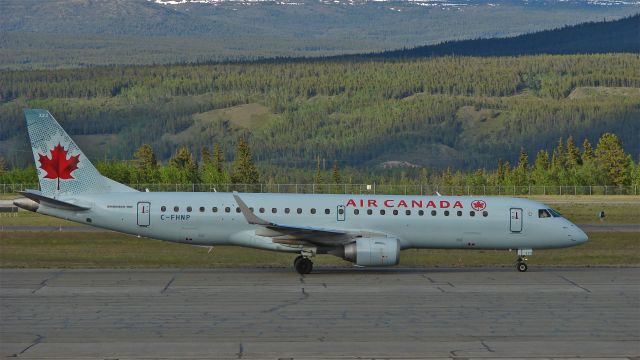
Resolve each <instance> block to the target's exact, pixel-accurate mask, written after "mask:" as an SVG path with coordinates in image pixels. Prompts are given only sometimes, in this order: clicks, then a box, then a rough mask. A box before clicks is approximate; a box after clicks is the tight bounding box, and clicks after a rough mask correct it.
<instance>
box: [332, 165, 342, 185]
mask: <svg viewBox="0 0 640 360" xmlns="http://www.w3.org/2000/svg"><path fill="white" fill-rule="evenodd" d="M331 179H332V180H333V183H334V184H340V183H341V181H342V179H341V178H340V171H339V170H338V162H337V161H334V162H333V170H332V172H331Z"/></svg>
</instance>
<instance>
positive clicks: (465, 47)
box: [374, 14, 640, 58]
mask: <svg viewBox="0 0 640 360" xmlns="http://www.w3.org/2000/svg"><path fill="white" fill-rule="evenodd" d="M614 52H635V53H638V52H640V14H636V15H634V16H630V17H627V18H623V19H619V20H615V21H602V22H588V23H583V24H578V25H573V26H567V27H563V28H560V29H555V30H546V31H539V32H535V33H531V34H524V35H519V36H514V37H508V38H497V39H476V40H463V41H451V42H444V43H442V44H438V45H432V46H420V47H416V48H412V49H406V50H397V51H388V52H383V53H380V54H375V55H374V56H381V57H387V58H398V57H401V58H404V57H423V56H442V55H467V56H517V55H532V54H594V53H614Z"/></svg>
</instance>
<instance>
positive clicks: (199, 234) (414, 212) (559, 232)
mask: <svg viewBox="0 0 640 360" xmlns="http://www.w3.org/2000/svg"><path fill="white" fill-rule="evenodd" d="M241 196H242V199H243V200H244V202H246V204H247V206H249V207H251V208H252V209H253V211H254V213H255V214H256V215H257V216H259V217H260V218H262V219H265V220H267V221H269V222H273V223H277V224H281V225H292V226H293V225H295V226H312V227H314V228H326V229H332V230H345V231H350V232H357V231H359V232H364V233H375V234H384V235H386V236H393V237H395V238H397V239H398V240H399V242H400V247H401V248H402V249H408V248H441V249H546V248H562V247H569V246H574V245H578V244H581V243H583V242H585V241H586V240H587V236H586V235H585V234H584V232H582V230H580V229H579V228H578V227H577V226H576V225H574V224H573V223H571V222H570V221H568V220H567V219H565V218H563V217H560V216H554V217H540V216H539V210H541V209H548V208H549V207H548V206H546V205H544V204H541V203H539V202H536V201H531V200H527V199H520V198H503V197H473V196H471V197H470V196H460V197H458V196H452V197H447V196H442V197H440V196H395V195H318V194H241ZM66 200H67V201H71V202H73V203H76V204H79V205H83V206H86V207H89V208H90V209H89V210H86V211H79V212H73V211H69V210H60V209H57V208H52V207H48V206H41V207H40V208H39V209H38V212H40V213H44V214H47V215H52V216H57V217H61V218H65V219H69V220H72V221H77V222H80V223H85V224H89V225H93V226H98V227H102V228H106V229H111V230H115V231H119V232H123V233H128V234H133V235H139V236H143V237H148V238H155V239H160V240H166V241H172V242H179V243H186V244H193V245H205V246H211V245H237V246H245V247H253V248H260V249H267V250H275V251H286V252H300V249H301V246H300V245H292V244H282V243H277V242H274V241H273V238H271V237H265V236H260V235H256V229H257V228H258V226H257V225H251V224H249V223H248V222H247V220H246V219H245V217H244V216H243V214H242V213H241V212H240V209H239V207H238V204H237V203H236V201H235V200H234V197H233V195H232V194H231V193H161V192H157V193H156V192H128V193H108V194H93V195H91V194H87V195H76V196H73V198H70V199H66ZM474 204H475V206H474ZM474 207H475V209H474ZM381 210H382V213H381ZM395 211H397V214H395V213H394V212H395Z"/></svg>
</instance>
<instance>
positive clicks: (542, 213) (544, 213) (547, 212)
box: [160, 205, 562, 218]
mask: <svg viewBox="0 0 640 360" xmlns="http://www.w3.org/2000/svg"><path fill="white" fill-rule="evenodd" d="M249 209H250V210H251V212H253V208H249ZM199 210H200V212H204V211H205V208H204V206H201V207H200V208H199ZM160 211H162V212H166V211H167V207H166V206H164V205H163V206H161V207H160ZM173 211H174V212H179V211H180V207H179V206H174V207H173ZM191 211H193V208H192V207H191V206H187V212H191ZM211 211H212V212H214V213H216V212H218V208H217V207H216V206H214V207H212V208H211ZM224 211H225V212H226V213H230V212H231V208H230V207H229V206H227V207H225V208H224ZM235 211H236V213H238V214H239V213H241V212H242V211H241V210H240V208H239V207H236V208H235ZM259 211H260V213H262V214H263V213H264V212H265V208H260V209H259ZM290 212H291V209H290V208H284V213H285V214H289V213H290ZM296 212H297V213H298V214H302V209H301V208H297V209H296ZM309 212H310V213H311V214H315V213H316V209H315V208H311V209H309ZM271 213H273V214H277V213H278V209H277V208H271ZM324 213H325V214H327V215H329V214H331V209H325V210H324ZM338 213H339V214H340V215H342V214H344V209H338ZM386 213H387V212H386V210H385V209H380V215H385V214H386ZM353 214H354V215H360V210H359V209H353ZM398 214H399V211H398V210H397V209H395V210H393V215H398ZM405 214H406V215H407V216H409V215H411V210H405ZM424 214H425V212H424V210H418V215H419V216H424ZM443 214H444V216H449V215H450V214H451V213H450V212H449V210H445V211H444V212H443ZM367 215H373V209H367ZM437 215H438V212H437V211H436V210H431V216H437ZM456 215H457V216H462V215H463V212H462V211H461V210H458V211H456ZM469 216H471V217H474V216H476V212H475V211H473V210H472V211H469ZM482 216H483V217H487V216H489V213H488V212H487V211H486V210H485V211H483V212H482ZM561 216H562V215H560V213H558V212H557V211H555V210H553V209H540V210H538V217H540V218H548V217H561Z"/></svg>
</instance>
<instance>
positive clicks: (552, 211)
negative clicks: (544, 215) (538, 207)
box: [547, 209, 562, 217]
mask: <svg viewBox="0 0 640 360" xmlns="http://www.w3.org/2000/svg"><path fill="white" fill-rule="evenodd" d="M547 210H549V212H550V213H551V215H553V217H562V214H560V213H559V212H557V211H556V210H553V209H547Z"/></svg>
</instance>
